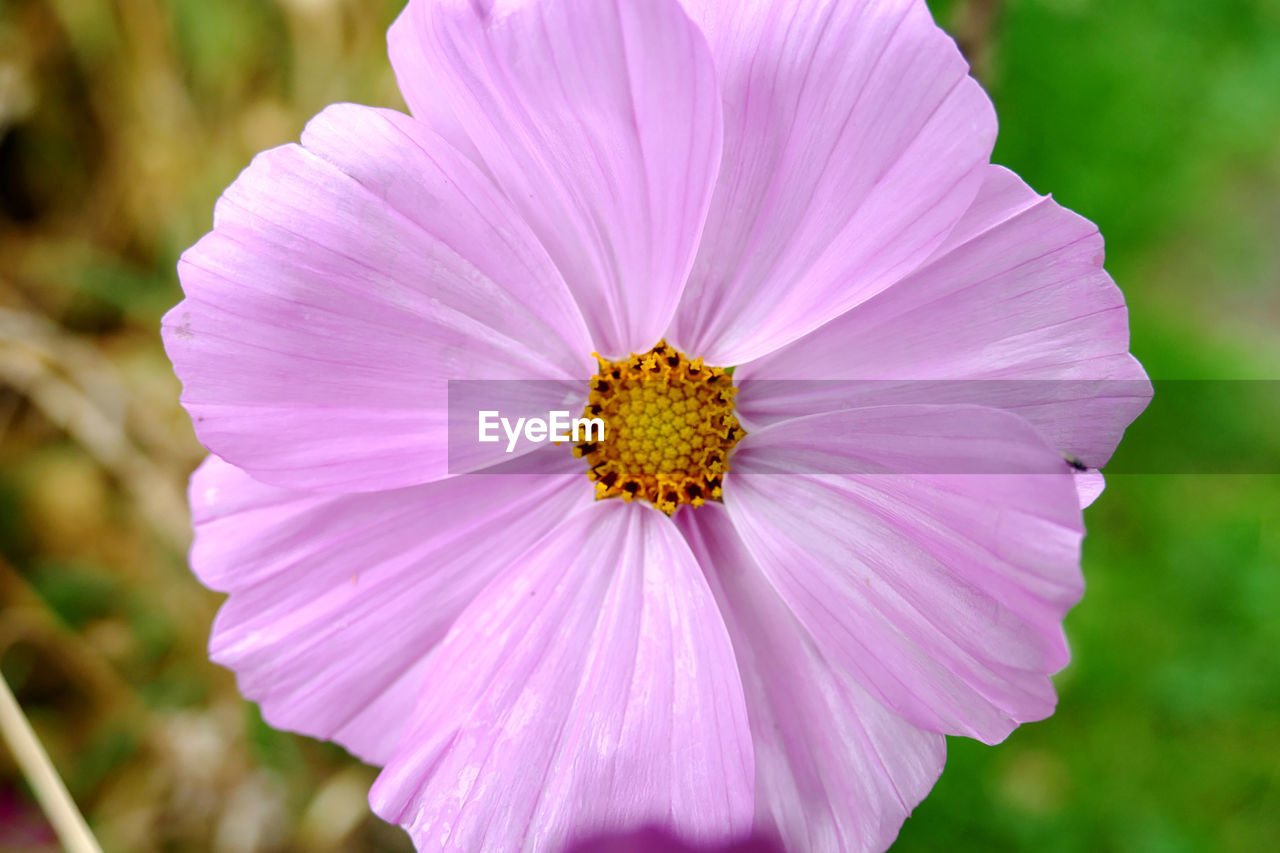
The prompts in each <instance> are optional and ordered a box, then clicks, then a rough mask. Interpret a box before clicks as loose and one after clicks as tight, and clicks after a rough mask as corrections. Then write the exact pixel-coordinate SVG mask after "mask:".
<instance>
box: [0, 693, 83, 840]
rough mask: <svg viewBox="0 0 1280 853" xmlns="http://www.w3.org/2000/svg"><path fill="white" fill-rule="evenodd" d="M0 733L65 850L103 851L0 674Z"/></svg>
mask: <svg viewBox="0 0 1280 853" xmlns="http://www.w3.org/2000/svg"><path fill="white" fill-rule="evenodd" d="M0 733H3V735H4V739H5V742H6V743H8V744H9V749H10V750H12V752H13V757H14V759H16V760H17V762H18V766H19V767H21V768H22V773H23V775H24V776H26V778H27V781H28V782H29V783H30V784H31V788H32V790H33V791H35V794H36V799H37V800H39V801H40V806H41V808H43V809H44V813H45V815H47V816H48V818H49V823H51V824H52V825H53V829H54V831H55V832H56V833H58V838H60V839H61V840H62V846H63V847H64V848H66V850H67V851H68V853H102V847H100V846H99V845H98V842H97V839H95V838H94V837H93V833H91V832H90V831H89V826H88V824H86V823H85V822H84V817H83V816H82V815H81V814H80V810H79V809H77V808H76V804H75V802H74V801H72V799H71V795H70V794H69V793H67V786H66V785H64V784H63V783H62V778H61V777H60V776H58V771H57V770H55V769H54V767H53V762H52V761H50V760H49V756H48V755H47V754H46V753H45V751H44V748H43V747H41V746H40V741H39V740H38V739H37V738H36V733H35V732H34V731H32V729H31V724H30V723H29V722H27V718H26V716H25V715H23V713H22V708H20V707H19V706H18V700H17V699H16V698H14V695H13V691H12V690H10V689H9V683H8V682H7V681H5V680H4V676H3V675H0Z"/></svg>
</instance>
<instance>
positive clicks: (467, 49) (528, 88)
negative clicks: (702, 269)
mask: <svg viewBox="0 0 1280 853" xmlns="http://www.w3.org/2000/svg"><path fill="white" fill-rule="evenodd" d="M409 14H410V15H412V16H413V17H412V18H411V20H412V21H413V23H414V26H415V28H416V30H417V32H418V33H419V37H420V38H421V39H422V40H423V43H424V45H425V46H424V48H423V50H422V53H423V55H424V56H426V57H427V58H428V60H429V63H430V64H431V66H432V67H431V70H430V75H431V77H432V79H433V80H434V81H435V83H436V85H438V87H439V90H438V97H439V98H440V99H441V100H442V101H445V102H447V103H448V104H449V105H450V108H451V109H452V111H453V114H454V115H455V116H456V117H457V119H458V121H459V123H460V124H461V125H462V126H463V127H464V128H465V129H466V131H467V134H468V135H469V136H470V138H471V140H472V142H473V143H474V145H475V147H476V149H477V150H478V151H479V154H480V156H481V157H482V158H483V162H484V164H485V165H486V166H487V167H488V168H489V170H490V171H491V172H492V174H493V175H494V176H495V178H496V179H497V180H498V182H499V183H500V184H501V185H502V187H503V188H504V189H505V190H506V192H507V194H508V196H509V197H510V198H511V200H512V202H513V203H514V204H515V205H516V207H517V208H518V209H519V210H520V211H521V212H522V213H523V214H524V217H525V219H526V221H528V222H529V223H530V225H531V226H532V228H533V230H534V231H535V232H536V233H537V234H538V236H539V238H540V239H541V240H542V243H543V245H544V246H546V247H547V250H548V251H549V252H550V253H551V256H552V257H553V258H554V259H555V261H556V263H557V265H559V267H560V270H561V272H562V273H563V274H564V278H565V280H566V281H567V282H568V283H569V287H570V289H571V290H572V291H573V293H574V296H575V297H577V299H578V302H579V304H580V305H581V306H582V311H583V314H584V315H585V317H586V320H587V325H588V327H589V328H590V329H591V333H592V340H593V341H594V342H595V345H596V348H597V349H598V350H599V351H600V352H601V353H602V354H604V355H607V356H609V357H612V358H616V357H619V356H624V355H626V354H628V353H630V352H643V351H645V350H647V349H649V347H651V346H653V344H654V343H656V342H657V340H658V338H659V337H660V336H661V335H662V333H663V331H665V329H666V327H667V324H668V323H669V321H670V319H671V315H672V312H673V311H674V310H675V306H676V302H677V300H678V299H679V296H680V290H681V288H682V287H683V286H684V282H685V279H686V278H687V277H688V272H689V267H690V264H691V263H692V260H693V255H694V251H695V249H696V246H697V240H698V236H699V234H700V233H701V231H702V226H703V221H704V219H705V216H706V210H707V204H708V203H709V200H710V197H711V190H712V187H713V184H714V181H715V177H716V173H717V171H718V169H719V164H720V143H721V135H722V120H721V110H720V103H719V92H718V89H717V87H716V80H715V69H714V67H713V65H712V61H711V57H710V55H709V53H708V51H707V46H706V43H705V41H704V39H703V37H702V35H701V33H699V32H698V30H697V28H696V27H695V26H694V25H693V24H692V22H690V21H689V19H688V16H687V15H686V14H685V13H684V12H683V11H682V9H681V8H680V4H679V3H678V2H677V0H648V2H644V3H627V2H618V0H613V2H609V0H431V2H427V1H426V0H413V2H412V3H411V4H410V7H409Z"/></svg>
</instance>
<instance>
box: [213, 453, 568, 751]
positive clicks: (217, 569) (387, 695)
mask: <svg viewBox="0 0 1280 853" xmlns="http://www.w3.org/2000/svg"><path fill="white" fill-rule="evenodd" d="M587 485H589V484H586V483H585V480H583V478H582V477H581V476H573V477H563V476H542V477H534V476H516V475H472V476H465V477H452V478H450V479H447V480H443V481H441V482H438V483H430V484H427V485H423V486H415V487H411V488H407V489H401V490H397V491H392V492H377V493H373V494H354V495H340V496H331V495H316V494H306V493H298V492H289V491H285V490H283V489H279V488H276V487H274V486H268V485H265V484H263V483H259V482H257V481H255V480H253V479H252V478H250V477H249V476H248V475H247V474H245V473H244V472H243V471H241V470H239V469H237V468H234V467H232V466H231V465H229V464H227V463H226V462H223V461H222V460H220V459H218V458H217V457H214V456H211V457H209V459H207V460H206V461H205V463H204V464H203V465H201V466H200V468H199V469H198V470H197V471H196V473H195V475H194V476H193V477H192V479H191V506H192V513H193V516H194V521H195V528H196V538H195V544H194V546H193V547H192V551H191V565H192V568H193V570H194V571H195V572H196V575H197V576H198V577H199V578H200V580H201V581H202V582H203V583H205V584H206V585H208V586H210V587H212V588H213V589H217V590H220V591H224V592H229V593H230V594H231V595H230V598H229V599H228V600H227V601H226V603H225V604H224V605H223V607H222V609H221V611H220V612H219V613H218V618H217V620H216V621H215V623H214V628H213V636H212V638H211V640H210V644H209V646H210V654H211V656H212V657H213V659H214V660H215V661H216V662H218V663H220V664H222V665H223V666H226V667H228V668H229V669H231V670H233V671H234V672H235V673H236V676H237V681H238V682H239V686H240V692H241V693H242V694H243V695H244V696H245V697H246V698H248V699H251V700H253V701H255V702H259V703H261V705H262V713H263V716H264V717H265V718H266V720H267V722H269V723H270V724H271V725H273V726H275V727H276V728H282V729H289V730H292V731H298V732H302V733H303V734H307V735H311V736H313V737H321V738H329V739H333V740H336V741H337V742H338V743H340V744H342V745H343V746H345V747H346V748H347V749H349V750H351V751H352V752H353V753H355V754H356V755H358V756H360V757H361V758H363V759H365V760H367V761H370V762H373V763H379V764H380V763H383V762H385V761H386V760H387V759H388V758H389V757H390V754H391V749H392V748H393V747H394V745H395V743H396V741H397V739H398V736H399V734H400V732H401V730H402V729H403V727H404V721H405V720H407V719H408V718H409V716H410V714H411V711H412V709H413V707H414V703H415V701H416V699H417V696H418V692H419V690H420V688H421V685H422V680H421V679H422V672H423V664H424V662H425V660H426V659H427V657H428V655H429V653H430V652H431V650H432V648H433V647H434V646H435V645H436V644H437V643H438V642H439V641H440V639H441V638H442V637H443V636H444V635H445V632H446V631H448V629H449V627H450V625H452V624H453V621H454V619H455V618H456V617H457V615H458V614H459V613H461V612H462V610H463V608H465V607H466V606H467V605H468V604H470V602H471V600H472V599H473V598H474V597H475V596H476V595H477V594H478V593H479V591H480V590H481V589H483V588H484V586H485V585H486V584H487V583H488V582H489V581H490V580H492V579H493V578H494V577H495V576H496V575H497V574H498V573H499V572H500V571H501V570H503V569H505V568H506V566H507V565H508V563H509V562H510V557H511V555H512V554H516V553H519V552H520V551H522V550H523V549H524V548H527V547H528V546H529V545H530V544H532V543H533V542H534V541H536V540H538V539H539V538H541V537H542V536H543V535H544V534H545V533H546V532H548V531H549V530H552V529H553V528H554V527H555V526H556V525H557V524H558V523H559V521H560V520H561V518H562V517H564V516H565V515H566V514H568V513H570V512H572V511H573V510H574V508H575V507H577V506H585V505H589V504H590V503H591V502H592V497H591V495H592V492H591V489H590V488H588V487H586V486H587ZM499 532H500V534H501V537H502V538H501V542H502V548H501V549H498V550H497V552H496V553H495V548H494V536H495V534H496V533H499Z"/></svg>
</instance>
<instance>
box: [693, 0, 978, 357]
mask: <svg viewBox="0 0 1280 853" xmlns="http://www.w3.org/2000/svg"><path fill="white" fill-rule="evenodd" d="M686 6H687V8H688V9H689V11H690V13H691V14H692V15H693V17H694V19H695V20H696V21H698V22H699V24H701V25H702V27H703V29H704V31H705V32H706V34H707V39H708V42H709V43H710V45H711V50H712V53H713V55H714V56H715V60H716V67H717V70H718V71H719V73H720V82H721V89H722V92H723V96H724V103H725V142H724V165H723V167H722V170H721V174H720V180H719V183H718V184H717V186H716V194H715V197H714V200H713V202H712V207H711V212H710V213H709V215H708V218H707V226H706V231H705V234H704V237H703V241H702V245H701V247H700V249H699V252H698V257H697V261H696V263H695V265H694V269H693V273H692V275H691V276H690V280H689V285H688V287H687V288H686V290H685V293H684V296H683V298H682V299H681V303H680V309H679V311H678V313H677V316H676V320H675V323H674V325H673V327H672V330H671V334H670V337H671V338H672V341H673V343H676V344H677V345H679V346H680V347H681V348H682V349H684V350H685V351H686V352H694V353H697V354H698V355H701V356H704V357H705V358H706V359H707V361H708V363H712V364H741V363H743V362H744V361H748V360H750V359H753V358H757V357H759V356H761V355H764V354H765V353H768V352H771V351H773V350H775V349H777V348H778V347H780V346H782V345H784V344H786V343H788V342H790V341H792V340H794V339H796V338H798V337H800V336H801V335H803V334H805V333H806V332H809V331H811V330H812V329H814V328H815V327H817V326H819V325H821V324H822V323H825V322H826V321H828V320H830V319H831V318H833V317H835V316H838V315H839V314H841V313H842V312H844V311H846V310H847V309H849V308H850V307H852V306H853V305H856V304H858V303H859V302H862V301H864V300H866V299H868V298H870V297H871V296H873V295H875V294H876V293H878V292H879V291H881V290H883V289H884V288H886V287H888V286H889V285H891V284H892V283H893V282H895V281H897V280H898V279H900V278H902V277H903V276H904V275H906V274H908V273H910V272H911V271H913V270H914V269H915V268H916V267H918V266H919V265H920V263H921V262H923V261H924V260H925V259H926V258H928V257H929V255H930V253H931V252H932V251H933V250H934V249H935V248H936V247H937V246H938V245H939V243H941V242H942V240H943V239H944V238H946V236H947V234H948V233H949V232H950V231H951V229H952V228H953V227H954V226H955V224H956V222H957V220H959V218H960V216H961V215H962V214H963V213H964V211H965V209H966V208H968V206H969V203H970V202H971V201H972V200H973V198H974V195H975V194H976V193H977V191H978V187H979V185H980V184H981V181H982V170H983V168H984V167H985V166H986V164H987V161H988V158H989V156H990V154H991V146H992V143H993V142H994V140H995V133H996V122H995V115H994V113H993V111H992V108H991V104H990V102H989V101H988V99H987V97H986V95H985V94H984V93H983V92H982V89H981V87H979V86H978V84H977V83H976V82H975V81H974V80H973V79H972V78H970V77H969V76H968V66H967V65H966V64H965V61H964V59H963V58H962V57H961V56H960V52H959V51H958V50H957V49H956V46H955V44H954V43H953V42H952V41H951V39H950V38H949V37H948V36H947V35H946V34H945V33H943V32H942V30H940V29H939V28H938V27H937V26H936V25H935V24H934V23H933V20H932V18H931V17H930V15H929V10H928V9H927V8H926V6H925V4H924V3H923V2H901V0H825V2H814V0H765V2H752V3H745V2H739V3H730V2H724V0H686Z"/></svg>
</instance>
